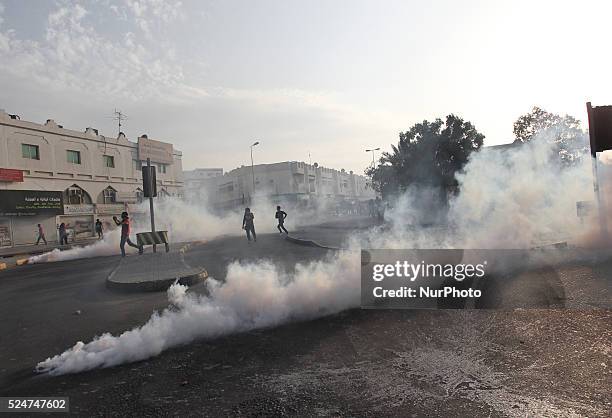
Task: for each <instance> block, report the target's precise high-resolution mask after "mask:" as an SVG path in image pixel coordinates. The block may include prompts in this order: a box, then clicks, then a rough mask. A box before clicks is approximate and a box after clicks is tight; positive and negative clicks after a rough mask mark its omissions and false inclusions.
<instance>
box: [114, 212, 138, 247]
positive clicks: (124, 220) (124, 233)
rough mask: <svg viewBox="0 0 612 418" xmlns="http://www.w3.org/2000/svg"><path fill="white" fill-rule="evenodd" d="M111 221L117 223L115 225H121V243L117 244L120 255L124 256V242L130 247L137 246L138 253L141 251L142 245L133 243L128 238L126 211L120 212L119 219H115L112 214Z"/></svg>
mask: <svg viewBox="0 0 612 418" xmlns="http://www.w3.org/2000/svg"><path fill="white" fill-rule="evenodd" d="M113 221H115V223H116V224H117V226H121V243H120V244H119V248H121V257H125V243H126V242H127V244H128V245H129V246H130V247H134V248H138V254H142V253H143V251H144V250H143V248H142V245H141V246H138V245H136V244H134V243H133V242H132V241H131V240H130V217H129V216H128V213H127V212H122V213H121V220H119V219H117V217H116V216H113Z"/></svg>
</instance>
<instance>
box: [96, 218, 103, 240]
mask: <svg viewBox="0 0 612 418" xmlns="http://www.w3.org/2000/svg"><path fill="white" fill-rule="evenodd" d="M96 234H98V239H102V238H103V237H104V233H103V232H102V222H101V221H100V220H99V219H96Z"/></svg>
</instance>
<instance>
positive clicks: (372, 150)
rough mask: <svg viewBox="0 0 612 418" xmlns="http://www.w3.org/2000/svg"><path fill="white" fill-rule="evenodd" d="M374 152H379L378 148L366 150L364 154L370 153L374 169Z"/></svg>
mask: <svg viewBox="0 0 612 418" xmlns="http://www.w3.org/2000/svg"><path fill="white" fill-rule="evenodd" d="M376 151H380V147H379V148H374V149H367V150H366V152H371V153H372V167H373V168H376V163H375V162H374V154H375V153H376Z"/></svg>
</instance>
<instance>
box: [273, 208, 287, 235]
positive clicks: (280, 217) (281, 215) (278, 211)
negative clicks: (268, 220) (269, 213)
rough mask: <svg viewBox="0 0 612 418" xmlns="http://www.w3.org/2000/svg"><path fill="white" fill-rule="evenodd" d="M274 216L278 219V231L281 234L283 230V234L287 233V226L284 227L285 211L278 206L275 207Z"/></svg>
mask: <svg viewBox="0 0 612 418" xmlns="http://www.w3.org/2000/svg"><path fill="white" fill-rule="evenodd" d="M274 217H275V218H276V219H278V226H277V228H278V233H279V234H282V233H283V231H284V232H285V234H289V231H287V228H285V225H284V224H285V218H286V217H287V212H285V211H284V210H281V207H280V206H277V207H276V215H274Z"/></svg>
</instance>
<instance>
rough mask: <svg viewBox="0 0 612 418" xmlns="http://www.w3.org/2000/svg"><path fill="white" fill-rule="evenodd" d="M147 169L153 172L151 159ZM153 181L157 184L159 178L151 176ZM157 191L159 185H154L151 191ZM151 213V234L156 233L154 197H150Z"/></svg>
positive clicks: (148, 160) (155, 250) (148, 159)
mask: <svg viewBox="0 0 612 418" xmlns="http://www.w3.org/2000/svg"><path fill="white" fill-rule="evenodd" d="M147 169H148V170H149V173H150V172H151V159H150V158H147ZM150 179H151V181H154V182H157V178H156V176H152V175H151V176H150ZM156 189H157V185H156V184H155V185H153V186H152V187H151V190H156ZM149 211H150V213H151V232H155V212H154V211H153V196H152V195H151V196H149ZM153 252H154V253H156V252H157V246H156V245H155V244H153Z"/></svg>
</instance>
